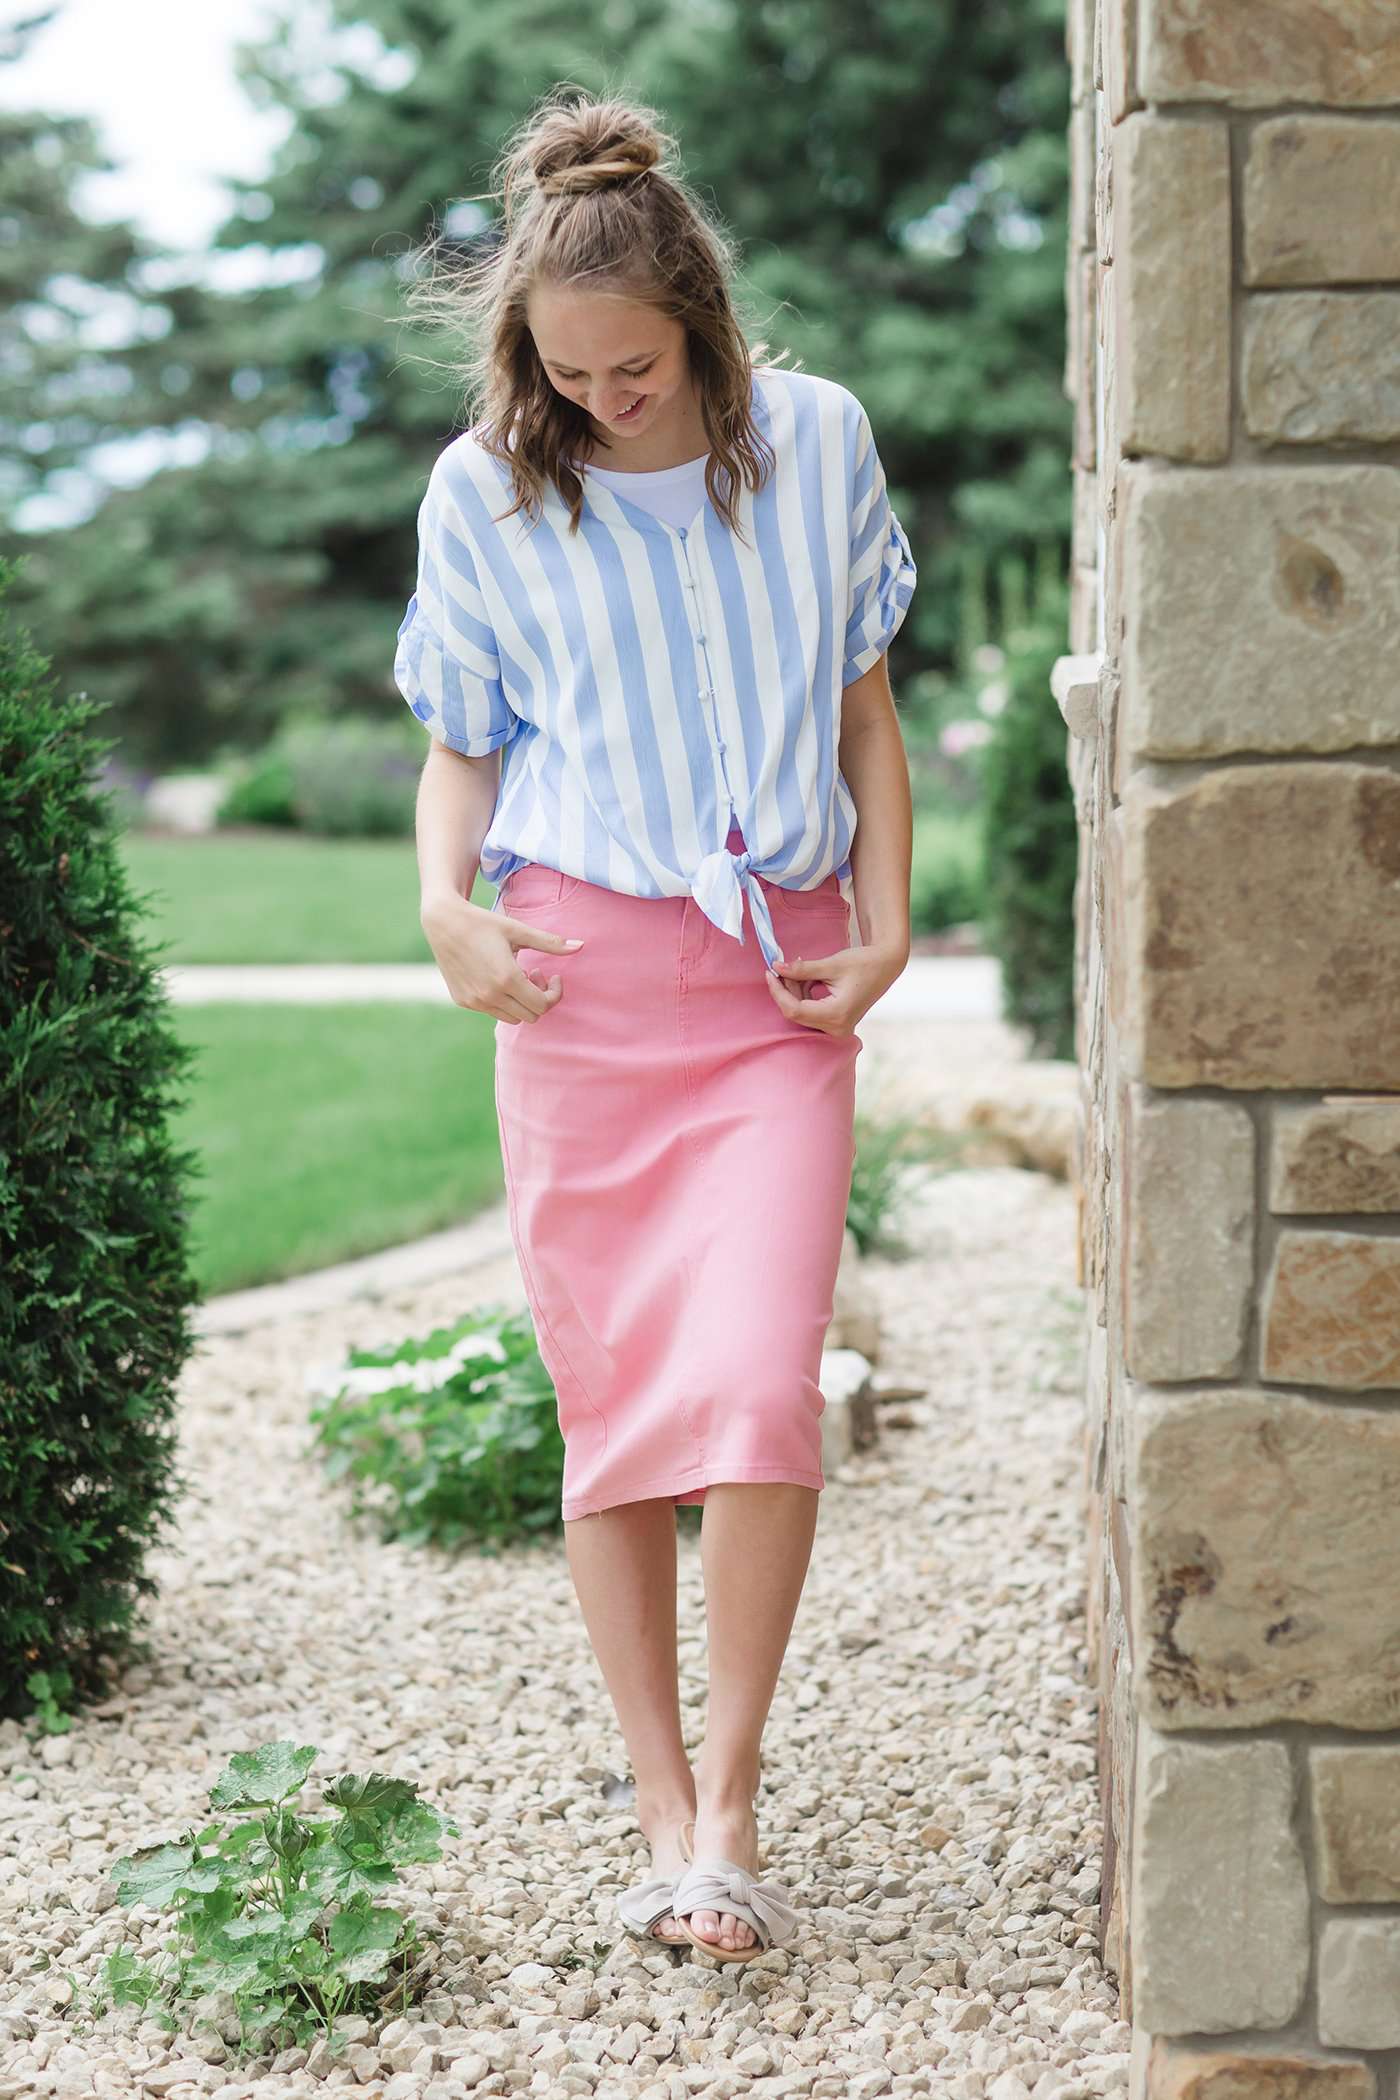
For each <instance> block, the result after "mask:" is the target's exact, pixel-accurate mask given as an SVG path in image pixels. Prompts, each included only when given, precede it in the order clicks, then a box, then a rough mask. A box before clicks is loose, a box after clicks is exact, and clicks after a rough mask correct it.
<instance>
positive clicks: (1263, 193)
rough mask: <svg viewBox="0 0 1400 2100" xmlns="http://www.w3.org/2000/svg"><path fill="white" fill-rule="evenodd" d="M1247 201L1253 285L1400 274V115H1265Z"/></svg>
mask: <svg viewBox="0 0 1400 2100" xmlns="http://www.w3.org/2000/svg"><path fill="white" fill-rule="evenodd" d="M1243 196H1244V230H1243V274H1244V282H1245V283H1246V284H1375V283H1384V282H1385V280H1386V279H1387V278H1389V277H1395V278H1400V119H1375V120H1373V119H1370V118H1367V117H1333V116H1289V117H1265V118H1264V119H1263V120H1262V121H1261V122H1259V123H1258V124H1256V125H1254V127H1253V128H1252V129H1251V131H1250V133H1249V137H1248V143H1247V145H1246V148H1245V158H1244V179H1243ZM1362 200H1364V202H1365V209H1364V210H1358V208H1357V207H1358V203H1359V202H1361V201H1362Z"/></svg>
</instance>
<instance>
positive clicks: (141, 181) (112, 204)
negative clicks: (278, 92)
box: [0, 0, 296, 252]
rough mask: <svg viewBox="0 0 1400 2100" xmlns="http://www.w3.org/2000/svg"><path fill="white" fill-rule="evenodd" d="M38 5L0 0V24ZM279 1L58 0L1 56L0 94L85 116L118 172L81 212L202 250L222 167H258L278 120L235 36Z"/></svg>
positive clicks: (220, 200)
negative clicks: (15, 53)
mask: <svg viewBox="0 0 1400 2100" xmlns="http://www.w3.org/2000/svg"><path fill="white" fill-rule="evenodd" d="M293 4H296V0H293ZM42 5H43V0H0V23H3V24H5V25H6V26H8V25H10V24H11V23H14V22H19V21H24V20H26V19H29V18H31V17H32V16H34V15H35V14H37V13H38V12H39V11H40V9H41V7H42ZM278 12H280V9H277V8H275V7H274V5H273V0H56V5H55V6H54V16H53V20H52V21H51V22H50V23H49V24H48V25H47V26H46V27H45V28H43V29H41V30H39V31H38V32H37V33H36V34H35V35H34V36H33V37H31V39H30V41H29V44H28V48H27V51H26V55H25V56H24V58H22V59H20V60H19V61H18V62H17V63H16V64H14V65H11V66H0V103H3V104H4V105H5V106H6V107H8V108H28V109H48V110H54V111H67V112H70V113H81V114H83V115H85V116H90V117H91V118H92V119H93V120H94V122H95V123H96V125H97V127H98V133H99V136H100V138H101V139H102V141H103V143H104V145H105V147H106V149H107V153H108V156H109V157H110V159H111V160H112V161H114V162H115V163H116V172H115V173H113V174H112V175H109V176H101V177H98V178H95V179H94V180H93V182H92V184H91V186H90V187H89V188H88V189H87V190H86V191H84V192H83V193H82V197H81V205H82V209H83V212H84V214H85V215H86V216H88V217H90V218H94V219H110V218H119V217H126V218H130V219H132V220H134V221H135V222H136V224H137V225H139V226H140V227H141V228H142V230H143V231H145V232H147V233H150V234H152V235H154V236H155V237H156V238H158V239H160V240H162V241H164V242H166V243H168V244H169V245H171V246H172V247H175V248H178V249H180V250H182V251H186V252H188V251H194V250H198V249H199V248H200V247H202V246H203V244H204V242H205V241H206V240H207V238H208V236H209V235H210V233H212V231H213V229H214V227H215V226H216V225H217V224H218V222H219V221H220V219H221V218H223V216H224V215H225V213H226V211H227V209H228V206H229V203H230V198H229V195H228V192H227V191H226V189H225V188H224V187H223V184H222V183H221V181H220V179H219V178H220V177H221V176H224V175H229V176H236V177H241V178H243V179H245V180H246V179H248V178H250V177H252V178H256V177H257V176H258V175H260V174H262V173H263V171H264V170H265V169H266V167H267V165H268V162H269V160H270V159H271V156H272V154H273V152H274V150H275V149H276V147H277V145H278V143H279V141H280V140H281V138H282V135H283V132H284V130H285V128H286V120H285V118H284V117H282V116H281V115H280V114H274V113H271V112H268V111H264V110H260V109H257V108H255V107H254V106H253V104H252V103H251V102H249V100H248V99H247V97H246V96H245V95H244V93H243V90H242V88H241V87H240V86H239V84H238V81H237V79H236V78H235V77H234V71H233V49H234V45H235V44H236V43H239V42H243V41H247V40H249V39H252V38H256V37H258V36H259V35H261V34H262V33H264V32H265V31H266V29H267V27H268V25H269V23H270V22H271V21H273V20H274V19H275V18H276V15H277V13H278Z"/></svg>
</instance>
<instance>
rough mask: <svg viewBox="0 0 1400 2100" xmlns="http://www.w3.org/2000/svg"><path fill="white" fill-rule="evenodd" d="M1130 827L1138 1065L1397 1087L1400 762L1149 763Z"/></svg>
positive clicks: (1125, 822) (1129, 966) (1129, 936)
mask: <svg viewBox="0 0 1400 2100" xmlns="http://www.w3.org/2000/svg"><path fill="white" fill-rule="evenodd" d="M1116 827H1120V828H1121V842H1122V843H1121V853H1122V866H1121V871H1119V874H1118V880H1119V881H1120V882H1121V891H1122V893H1121V896H1120V897H1119V898H1118V899H1117V901H1116V907H1115V908H1114V910H1113V911H1112V912H1111V914H1110V917H1111V920H1112V925H1113V934H1114V936H1115V937H1116V939H1117V941H1118V942H1119V943H1120V946H1119V947H1118V948H1117V949H1116V950H1112V951H1111V952H1110V960H1109V969H1110V972H1111V978H1116V979H1117V980H1118V981H1119V982H1118V997H1119V999H1120V1001H1121V1004H1122V1008H1123V1033H1124V1046H1123V1054H1124V1058H1125V1061H1126V1063H1127V1066H1128V1069H1129V1070H1130V1071H1131V1073H1132V1076H1133V1077H1135V1078H1138V1079H1145V1080H1147V1081H1148V1082H1149V1083H1150V1084H1152V1085H1154V1086H1161V1087H1185V1086H1222V1087H1237V1088H1264V1087H1354V1088H1363V1089H1364V1088H1374V1089H1377V1090H1383V1091H1400V1029H1397V1027H1396V1026H1395V1017H1396V1014H1397V1013H1400V774H1397V773H1394V772H1391V771H1389V770H1388V769H1387V768H1385V767H1381V766H1375V767H1372V766H1365V765H1350V764H1345V763H1342V762H1338V763H1335V764H1332V765H1309V764H1307V763H1303V762H1300V763H1297V764H1294V765H1283V764H1275V765H1254V766H1233V767H1228V768H1225V769H1222V770H1220V771H1217V772H1211V773H1206V774H1203V775H1201V776H1200V777H1198V778H1197V779H1195V780H1193V781H1192V782H1191V783H1190V784H1189V785H1188V786H1185V787H1180V788H1169V787H1159V786H1157V785H1155V784H1153V783H1150V782H1149V781H1148V780H1147V779H1146V776H1145V775H1144V774H1142V773H1136V774H1134V775H1132V776H1131V777H1130V779H1129V781H1128V783H1127V787H1126V791H1125V793H1124V797H1123V801H1122V803H1121V804H1120V806H1119V809H1118V811H1117V812H1116V816H1115V820H1114V824H1113V825H1111V826H1110V839H1112V833H1113V830H1114V829H1115V828H1116ZM1109 872H1110V874H1111V873H1112V872H1113V857H1112V854H1110V863H1109Z"/></svg>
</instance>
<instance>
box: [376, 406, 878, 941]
mask: <svg viewBox="0 0 1400 2100" xmlns="http://www.w3.org/2000/svg"><path fill="white" fill-rule="evenodd" d="M753 411H754V418H755V422H756V423H757V426H758V428H759V430H760V431H761V432H762V433H763V435H764V436H765V437H766V438H767V439H768V441H769V443H770V445H771V446H772V448H773V451H774V454H775V458H776V464H775V467H774V470H773V471H772V473H771V474H770V475H769V478H768V480H767V482H766V483H765V484H764V486H763V487H762V488H761V489H760V490H759V491H758V492H757V493H756V494H755V493H754V492H753V491H752V490H750V489H748V488H746V487H741V489H740V491H739V499H738V512H737V515H738V518H739V522H740V525H741V527H742V532H743V537H740V536H739V535H738V534H736V533H734V532H732V531H731V530H730V528H729V527H728V526H727V525H726V524H725V522H724V520H723V519H722V518H721V517H720V515H719V513H718V512H717V511H716V510H715V508H714V506H713V504H712V503H710V501H709V500H708V497H707V496H705V495H704V492H703V491H702V494H701V499H700V502H699V504H698V505H697V509H696V513H695V515H694V517H693V518H692V520H691V522H690V523H689V524H688V525H685V526H676V525H671V524H669V523H667V522H666V521H665V520H663V519H661V518H658V517H656V516H654V515H653V514H651V513H650V512H648V511H646V510H644V509H643V508H642V507H641V506H640V505H639V504H636V503H633V502H630V501H629V500H628V499H627V498H626V497H625V496H622V495H619V494H617V493H616V492H615V491H614V490H613V489H611V488H609V487H607V486H606V485H605V484H604V483H603V482H601V481H597V480H595V479H594V478H593V477H592V476H591V475H589V474H587V473H585V474H584V475H583V477H582V479H583V486H584V496H583V504H584V508H583V516H582V518H581V520H580V523H579V528H578V532H577V534H573V535H571V534H570V532H569V529H568V510H567V507H566V506H565V504H564V501H563V499H562V497H561V496H560V494H559V492H558V490H557V489H556V488H554V487H553V485H552V484H550V483H546V486H545V492H544V499H543V514H542V515H541V516H540V517H539V518H538V520H537V521H536V522H534V523H533V524H532V522H531V520H530V517H529V515H528V514H527V513H526V512H524V511H521V512H517V513H516V515H515V516H514V517H513V518H509V519H505V520H503V521H501V522H497V521H498V519H499V516H500V513H501V512H502V511H504V510H505V509H506V508H507V507H508V506H509V504H510V503H511V502H512V501H513V500H514V495H513V489H512V487H511V484H510V480H509V475H508V472H507V469H506V467H505V466H504V464H503V463H502V462H499V461H497V460H495V459H493V458H492V457H491V456H490V455H489V454H488V453H486V452H483V451H482V449H481V448H480V446H479V445H478V444H477V443H476V441H475V439H474V437H473V435H472V433H471V432H470V431H467V432H464V433H463V434H462V435H461V436H460V437H457V438H455V439H454V440H453V441H452V442H451V443H450V444H449V445H448V446H447V447H446V449H445V450H444V451H443V452H442V453H441V454H440V455H439V457H438V459H437V460H436V462H435V463H434V466H433V469H432V472H431V474H430V476H429V480H428V488H427V493H426V495H425V496H424V498H423V502H422V505H421V507H420V510H419V513H418V583H417V589H416V591H415V592H414V595H413V597H412V598H411V599H410V600H409V604H408V610H407V612H406V613H405V615H404V618H403V622H402V625H401V626H400V628H399V631H398V646H397V651H396V655H395V660H394V678H395V683H396V684H397V685H398V688H399V690H400V691H401V693H402V694H403V696H404V698H405V700H406V701H407V702H408V704H409V706H410V707H411V708H412V710H413V712H414V714H415V715H416V716H417V717H418V719H419V720H420V721H421V722H423V723H424V724H425V725H426V727H427V728H428V729H429V730H431V732H432V734H433V735H434V736H435V737H437V738H438V739H439V740H440V741H441V742H442V743H444V744H446V745H448V746H449V748H450V749H452V750H453V751H461V752H464V753H465V754H466V755H467V756H468V757H476V756H478V755H480V754H483V753H485V752H488V751H493V750H495V748H496V747H497V745H502V746H504V749H503V751H502V754H501V777H500V790H499V793H498V795H497V798H496V807H495V812H494V815H493V817H492V820H491V824H490V827H489V829H488V830H487V832H486V836H485V838H484V840H483V842H482V848H481V872H482V874H483V875H484V876H485V877H486V880H487V881H488V882H490V883H494V884H496V885H500V884H501V883H503V882H504V881H505V879H506V877H507V876H508V875H511V874H513V873H514V871H515V869H516V868H518V867H521V866H523V865H524V864H525V863H526V862H527V861H539V862H542V863H544V864H545V865H546V866H548V867H551V868H557V869H559V870H560V871H561V872H562V873H563V874H565V875H575V876H579V877H581V878H582V879H583V880H584V881H585V882H591V883H597V884H600V885H601V886H602V887H604V888H606V889H613V890H619V891H623V892H625V893H627V894H629V895H633V896H639V897H683V896H685V895H686V894H687V893H688V894H689V895H691V896H693V897H694V898H695V900H696V902H697V904H698V905H699V906H700V909H701V910H702V911H703V912H704V913H705V915H706V917H707V918H709V919H710V920H711V921H712V922H713V923H714V924H715V925H716V926H718V927H719V928H720V929H721V930H722V931H723V932H725V933H728V934H730V935H732V936H733V938H734V939H736V940H739V941H742V940H743V939H744V898H745V895H747V897H748V900H749V905H750V909H751V912H752V915H753V921H754V926H755V930H756V932H757V935H758V942H759V946H760V948H761V950H762V952H763V956H764V959H765V961H767V962H768V963H770V964H773V965H777V964H780V963H781V962H782V960H783V955H782V950H781V947H780V945H779V943H778V940H777V937H776V935H775V933H774V930H773V924H772V918H771V915H770V913H769V910H768V905H767V901H766V899H765V897H764V895H763V891H762V888H761V886H760V884H759V883H758V882H757V881H756V880H755V879H754V877H755V876H756V875H763V876H765V877H766V878H767V879H768V880H769V881H770V882H773V883H777V884H780V885H782V886H783V887H785V888H788V889H796V890H804V889H815V888H816V887H817V886H818V885H819V884H820V883H821V882H823V881H824V880H825V879H826V877H827V876H828V875H830V874H833V873H834V874H835V875H836V876H837V877H838V880H839V886H840V889H841V892H842V895H843V896H844V898H845V900H846V904H847V907H848V911H849V910H850V908H851V907H852V906H853V904H854V890H853V883H852V875H851V859H850V847H851V840H852V838H853V836H854V834H855V826H856V809H855V803H854V800H853V798H852V796H851V793H850V790H849V788H848V787H847V785H846V782H845V779H844V778H843V776H842V774H841V771H840V766H839V763H838V740H839V737H840V726H841V692H842V688H843V687H844V686H847V685H850V684H851V683H852V681H853V680H854V679H857V678H859V677H860V676H861V674H862V673H863V672H865V671H868V670H869V669H870V666H871V665H872V664H873V663H875V662H876V661H877V660H878V658H879V657H880V656H881V654H882V653H883V651H884V650H885V649H886V648H887V647H888V646H889V643H890V641H891V640H892V638H893V636H894V635H895V633H896V632H897V630H898V628H899V626H900V624H901V623H902V621H903V619H904V615H905V613H906V611H907V610H908V606H909V601H910V598H911V597H912V595H913V591H914V584H915V580H916V570H915V566H914V562H913V558H912V556H911V554H910V551H909V542H908V540H907V539H906V537H905V534H904V530H903V527H902V526H901V525H900V523H899V520H898V519H897V518H896V516H895V514H894V511H893V509H892V508H891V506H890V501H889V497H888V494H887V492H886V487H885V475H884V470H883V468H882V466H881V463H880V458H879V454H878V452H877V450H876V447H875V441H874V436H873V433H872V431H871V427H870V421H869V418H868V416H867V415H866V412H865V410H864V408H863V407H862V405H861V403H860V402H859V401H858V400H857V399H856V397H855V395H854V394H852V393H851V392H850V391H849V390H848V389H847V388H846V387H844V386H842V385H840V384H839V382H837V381H835V380H832V379H826V378H823V377H820V376H818V375H817V374H815V373H808V372H793V371H787V370H784V369H783V368H781V367H771V366H770V367H766V368H760V369H758V370H756V371H755V373H754V385H753ZM735 823H737V824H738V826H739V828H740V830H741V831H742V833H743V838H744V846H745V850H744V851H743V852H742V853H738V854H735V853H732V852H730V851H729V849H728V847H727V846H726V845H725V840H726V838H727V837H728V834H729V831H730V828H731V826H732V825H733V824H735ZM497 902H498V903H499V898H498V899H497Z"/></svg>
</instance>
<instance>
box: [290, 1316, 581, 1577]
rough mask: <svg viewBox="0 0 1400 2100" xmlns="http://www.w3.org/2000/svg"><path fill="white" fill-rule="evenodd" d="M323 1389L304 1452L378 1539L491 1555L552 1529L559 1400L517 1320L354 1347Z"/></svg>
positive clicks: (524, 1321) (525, 1322)
mask: <svg viewBox="0 0 1400 2100" xmlns="http://www.w3.org/2000/svg"><path fill="white" fill-rule="evenodd" d="M327 1385H328V1390H327V1392H326V1396H325V1398H324V1401H323V1404H322V1405H320V1406H318V1407H316V1408H313V1410H312V1414H311V1420H312V1422H313V1424H314V1425H315V1428H316V1435H315V1438H314V1448H319V1450H320V1452H321V1455H322V1457H323V1458H324V1461H325V1466H326V1470H327V1472H328V1474H329V1475H330V1477H331V1479H332V1480H342V1479H348V1480H350V1482H351V1483H352V1486H353V1496H352V1503H351V1508H352V1512H353V1514H355V1515H357V1516H373V1517H375V1518H377V1520H378V1522H379V1526H380V1531H381V1535H382V1536H383V1537H384V1538H386V1539H401V1540H403V1541H404V1542H405V1543H406V1544H408V1545H413V1546H420V1545H433V1546H444V1547H447V1548H448V1549H455V1548H457V1547H459V1546H461V1545H463V1544H465V1543H466V1542H467V1541H469V1540H470V1541H472V1542H473V1543H476V1544H485V1545H487V1546H488V1548H491V1547H494V1546H495V1545H496V1544H498V1543H500V1542H501V1541H504V1540H511V1539H517V1538H520V1537H525V1536H531V1535H537V1534H539V1533H542V1532H557V1531H558V1530H559V1529H560V1526H561V1521H562V1520H561V1516H560V1499H561V1494H562V1490H563V1483H564V1440H563V1437H562V1436H561V1435H560V1432H559V1409H558V1400H557V1397H556V1394H555V1391H554V1386H553V1383H552V1382H551V1380H550V1377H549V1373H548V1372H547V1371H546V1369H545V1367H544V1364H543V1362H542V1360H541V1358H540V1354H539V1349H538V1347H537V1345H536V1342H535V1333H534V1328H533V1326H532V1324H531V1322H530V1320H529V1318H528V1316H527V1315H526V1314H524V1313H513V1314H507V1313H505V1312H504V1311H502V1310H501V1309H500V1308H499V1307H490V1308H487V1309H485V1310H482V1311H479V1312H476V1313H473V1314H470V1315H468V1316H467V1317H465V1318H463V1319H461V1320H459V1321H458V1322H457V1323H456V1324H455V1325H454V1326H451V1327H440V1328H437V1329H436V1330H435V1331H434V1332H433V1333H432V1334H430V1335H429V1336H428V1338H427V1340H426V1341H422V1342H419V1341H414V1340H411V1339H410V1340H406V1341H402V1342H399V1343H398V1344H396V1346H395V1347H394V1348H392V1349H352V1350H350V1352H349V1354H348V1356H347V1358H346V1360H345V1363H344V1365H343V1366H341V1368H340V1370H339V1371H338V1372H337V1373H336V1374H334V1376H332V1378H330V1379H329V1380H328V1381H327Z"/></svg>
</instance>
